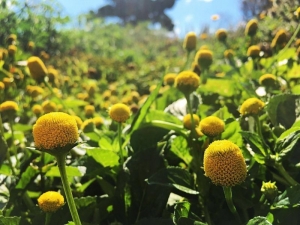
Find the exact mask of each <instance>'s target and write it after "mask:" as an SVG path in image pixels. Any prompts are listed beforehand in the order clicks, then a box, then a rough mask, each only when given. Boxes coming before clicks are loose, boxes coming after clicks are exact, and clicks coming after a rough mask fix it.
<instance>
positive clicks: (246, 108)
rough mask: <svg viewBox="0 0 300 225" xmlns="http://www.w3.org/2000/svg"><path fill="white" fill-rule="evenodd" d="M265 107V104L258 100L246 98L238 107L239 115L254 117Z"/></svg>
mask: <svg viewBox="0 0 300 225" xmlns="http://www.w3.org/2000/svg"><path fill="white" fill-rule="evenodd" d="M264 106H265V103H264V102H262V101H261V100H259V99H258V98H248V99H247V100H246V101H244V102H243V104H242V105H241V107H240V113H241V115H242V116H246V115H256V114H258V113H259V112H260V111H261V110H262V109H263V108H264Z"/></svg>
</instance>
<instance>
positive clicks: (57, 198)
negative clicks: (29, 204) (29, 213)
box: [37, 191, 65, 213]
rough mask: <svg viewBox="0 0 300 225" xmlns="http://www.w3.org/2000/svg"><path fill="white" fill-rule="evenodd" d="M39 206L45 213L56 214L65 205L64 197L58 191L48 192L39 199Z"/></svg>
mask: <svg viewBox="0 0 300 225" xmlns="http://www.w3.org/2000/svg"><path fill="white" fill-rule="evenodd" d="M37 201H38V205H39V207H40V208H41V210H43V211H44V212H47V213H48V212H49V213H51V212H56V211H57V210H58V209H60V208H61V207H62V206H63V205H64V204H65V199H64V197H63V196H62V195H61V194H60V193H58V192H56V191H47V192H45V193H44V194H42V195H41V196H40V197H39V198H38V200H37Z"/></svg>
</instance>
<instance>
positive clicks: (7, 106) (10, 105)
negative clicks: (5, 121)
mask: <svg viewBox="0 0 300 225" xmlns="http://www.w3.org/2000/svg"><path fill="white" fill-rule="evenodd" d="M18 110H19V106H18V104H17V103H16V102H14V101H5V102H3V103H2V104H1V105H0V112H8V113H16V112H17V111H18Z"/></svg>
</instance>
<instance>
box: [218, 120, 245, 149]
mask: <svg viewBox="0 0 300 225" xmlns="http://www.w3.org/2000/svg"><path fill="white" fill-rule="evenodd" d="M241 130H242V129H241V127H240V124H239V122H238V121H236V120H235V119H233V118H230V119H227V120H226V121H225V131H224V132H223V133H222V134H221V139H222V140H229V141H232V142H233V143H235V144H236V145H237V146H239V147H242V146H243V138H242V135H241V133H240V131H241Z"/></svg>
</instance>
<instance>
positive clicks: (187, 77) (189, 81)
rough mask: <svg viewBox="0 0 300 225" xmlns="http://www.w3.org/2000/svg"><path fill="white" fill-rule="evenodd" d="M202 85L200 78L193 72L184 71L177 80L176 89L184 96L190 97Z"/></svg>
mask: <svg viewBox="0 0 300 225" xmlns="http://www.w3.org/2000/svg"><path fill="white" fill-rule="evenodd" d="M199 85H200V78H199V76H198V75H197V74H196V73H194V72H192V71H183V72H181V73H179V74H178V75H177V76H176V78H175V87H176V88H177V89H178V90H179V91H181V92H182V93H183V94H184V95H189V94H191V93H192V92H193V91H196V90H197V88H198V87H199Z"/></svg>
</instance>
